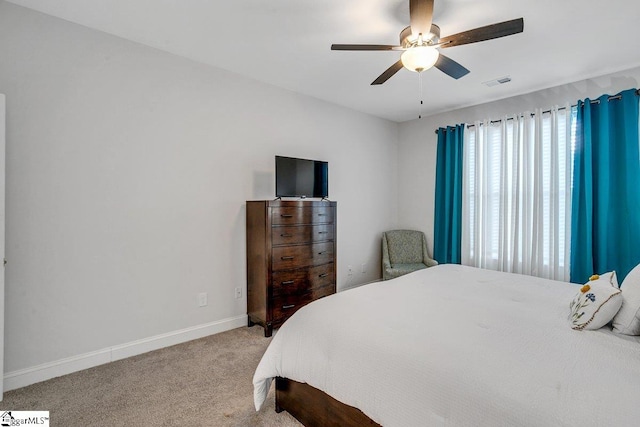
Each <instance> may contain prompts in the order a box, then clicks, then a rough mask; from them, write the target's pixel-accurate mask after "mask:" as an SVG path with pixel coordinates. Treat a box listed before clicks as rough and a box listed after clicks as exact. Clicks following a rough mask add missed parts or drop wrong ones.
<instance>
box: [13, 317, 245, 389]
mask: <svg viewBox="0 0 640 427" xmlns="http://www.w3.org/2000/svg"><path fill="white" fill-rule="evenodd" d="M242 326H247V315H246V314H243V315H242V316H237V317H230V318H227V319H222V320H218V321H216V322H211V323H206V324H203V325H197V326H192V327H190V328H186V329H181V330H179V331H174V332H169V333H166V334H161V335H156V336H153V337H149V338H144V339H141V340H137V341H132V342H129V343H126V344H121V345H116V346H113V347H108V348H104V349H102V350H97V351H92V352H90V353H84V354H79V355H77V356H72V357H67V358H65V359H60V360H56V361H54V362H48V363H43V364H42V365H37V366H33V367H30V368H26V369H20V370H18V371H13V372H7V373H6V374H5V375H4V391H9V390H15V389H17V388H21V387H25V386H28V385H30V384H35V383H39V382H41V381H45V380H49V379H51V378H55V377H59V376H62V375H67V374H70V373H72V372H77V371H82V370H83V369H88V368H92V367H94V366H98V365H102V364H105V363H109V362H114V361H116V360H120V359H125V358H127V357H131V356H135V355H138V354H142V353H147V352H149V351H153V350H158V349H161V348H164V347H169V346H172V345H175V344H180V343H183V342H187V341H191V340H195V339H198V338H203V337H206V336H209V335H213V334H219V333H220V332H225V331H229V330H231V329H236V328H240V327H242Z"/></svg>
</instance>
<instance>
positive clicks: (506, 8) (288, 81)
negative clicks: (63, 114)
mask: <svg viewBox="0 0 640 427" xmlns="http://www.w3.org/2000/svg"><path fill="white" fill-rule="evenodd" d="M10 1H11V3H15V4H18V5H21V6H26V7H29V8H32V9H35V10H38V11H41V12H44V13H47V14H50V15H53V16H57V17H59V18H63V19H66V20H69V21H72V22H76V23H78V24H82V25H85V26H87V27H90V28H94V29H97V30H101V31H104V32H107V33H110V34H114V35H117V36H120V37H123V38H125V39H129V40H133V41H136V42H139V43H142V44H145V45H148V46H152V47H155V48H158V49H161V50H165V51H167V52H171V53H174V54H176V55H180V56H183V57H186V58H190V59H193V60H196V61H199V62H202V63H206V64H210V65H213V66H216V67H220V68H223V69H226V70H229V71H232V72H235V73H238V74H241V75H244V76H247V77H250V78H254V79H257V80H261V81H263V82H267V83H270V84H273V85H276V86H279V87H282V88H286V89H289V90H292V91H295V92H299V93H303V94H306V95H310V96H313V97H316V98H320V99H323V100H326V101H329V102H333V103H336V104H339V105H343V106H346V107H349V108H353V109H355V110H359V111H362V112H365V113H369V114H373V115H375V116H379V117H383V118H387V119H389V120H394V121H406V120H411V119H415V118H417V115H418V106H419V100H420V96H419V78H418V75H417V74H416V73H412V72H409V71H407V70H404V69H403V70H400V72H398V74H396V75H395V76H394V77H392V78H391V79H390V80H389V81H387V82H386V83H385V84H383V85H381V86H371V85H370V83H371V82H372V81H373V80H374V79H375V78H376V77H377V76H378V75H379V74H381V73H382V72H383V71H384V70H385V69H387V68H388V67H389V66H390V65H391V64H393V63H394V62H395V61H397V60H398V58H399V55H400V52H395V51H384V52H338V51H331V50H330V46H331V44H332V43H371V44H397V43H398V34H399V32H400V31H401V30H402V29H403V28H404V27H405V26H407V25H408V24H409V0H323V1H318V0H233V1H232V0H228V1H223V0H182V1H180V0H90V1H87V0H55V1H51V0H10ZM638 16H640V1H637V0H608V1H606V2H603V1H600V0H435V7H434V23H436V24H438V25H439V26H440V28H441V36H442V37H444V36H447V35H451V34H455V33H458V32H461V31H466V30H469V29H472V28H476V27H480V26H484V25H489V24H493V23H497V22H501V21H506V20H510V19H515V18H519V17H524V33H522V34H517V35H513V36H510V37H505V38H501V39H496V40H490V41H486V42H482V43H476V44H471V45H466V46H458V47H452V48H450V49H446V50H444V51H443V53H445V54H447V56H449V57H451V58H452V59H454V60H456V61H458V62H459V63H461V64H462V65H464V66H465V67H466V68H468V69H469V70H471V73H470V74H468V75H467V76H465V77H463V78H462V79H460V80H454V79H452V78H450V77H448V76H446V75H445V74H443V73H441V72H440V71H438V70H437V69H435V68H433V69H431V70H428V71H426V72H425V73H423V74H422V77H423V86H424V106H423V110H422V113H423V115H429V114H433V113H437V112H442V111H448V110H452V109H456V108H460V107H465V106H470V105H475V104H479V103H483V102H487V101H491V100H496V99H501V98H507V97H510V96H514V95H518V94H523V93H528V92H532V91H535V90H539V89H543V88H548V87H552V86H557V85H559V84H563V83H569V82H574V81H577V80H581V79H584V78H589V77H595V76H599V75H602V74H606V73H610V72H614V71H620V70H624V69H627V68H632V67H635V66H638V65H640V51H639V50H638V42H639V41H640V25H638ZM504 76H510V77H511V78H512V81H511V82H510V83H507V84H504V85H500V86H495V87H491V88H490V87H486V86H485V85H483V84H482V82H485V81H488V80H493V79H496V78H500V77H504Z"/></svg>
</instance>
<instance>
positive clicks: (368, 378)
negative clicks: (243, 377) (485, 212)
mask: <svg viewBox="0 0 640 427" xmlns="http://www.w3.org/2000/svg"><path fill="white" fill-rule="evenodd" d="M578 289H579V288H578V286H576V285H570V284H568V283H562V282H556V281H551V280H545V279H539V278H534V277H529V276H522V275H516V274H508V273H499V272H492V271H487V270H480V269H475V268H471V267H463V266H459V265H442V266H438V267H433V268H429V269H426V270H420V271H418V272H415V273H412V274H409V275H406V276H403V277H400V278H398V279H395V280H391V281H387V282H380V283H374V284H370V285H366V286H362V287H359V288H356V289H352V290H348V291H345V292H341V293H338V294H336V295H332V296H330V297H326V298H323V299H321V300H319V301H316V302H314V303H312V304H310V305H308V306H306V307H304V308H302V309H301V310H299V311H298V312H297V313H296V314H295V315H294V316H293V317H292V318H291V319H290V320H288V321H287V322H286V323H285V324H284V325H283V326H282V327H281V328H280V330H279V331H278V332H277V334H276V335H275V337H274V338H273V340H272V342H271V344H270V345H269V348H268V349H267V351H266V353H265V354H264V356H263V358H262V360H261V362H260V364H259V365H258V368H257V369H256V372H255V375H254V379H253V383H254V399H255V405H256V408H257V409H258V408H260V406H261V405H262V403H263V402H264V400H265V398H266V396H267V392H268V390H269V386H270V384H271V380H272V378H273V377H276V376H281V377H286V378H290V379H293V380H295V381H299V382H304V383H308V384H310V385H312V386H313V387H316V388H318V389H320V390H323V391H324V392H325V393H327V394H329V395H331V396H333V397H334V398H336V399H338V400H339V401H341V402H344V403H346V404H348V405H351V406H355V407H357V408H359V409H360V410H362V411H363V412H364V413H365V414H366V415H367V416H369V418H371V419H372V420H374V421H376V422H378V423H380V424H382V425H383V426H385V427H393V426H411V427H413V426H439V425H446V426H545V427H547V426H638V425H640V340H638V339H637V337H625V336H618V335H614V334H613V333H612V332H611V331H610V329H608V328H607V327H605V328H603V329H601V330H598V331H574V330H572V329H571V328H570V327H569V324H568V321H567V315H568V313H569V302H570V300H571V298H572V297H573V295H574V294H575V293H576V292H578Z"/></svg>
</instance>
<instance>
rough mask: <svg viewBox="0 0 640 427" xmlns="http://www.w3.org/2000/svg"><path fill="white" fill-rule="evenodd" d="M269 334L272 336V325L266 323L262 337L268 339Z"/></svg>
mask: <svg viewBox="0 0 640 427" xmlns="http://www.w3.org/2000/svg"><path fill="white" fill-rule="evenodd" d="M271 334H273V325H271V323H267V324H266V325H265V327H264V336H265V338H268V337H270V336H271Z"/></svg>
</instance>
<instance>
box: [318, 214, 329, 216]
mask: <svg viewBox="0 0 640 427" xmlns="http://www.w3.org/2000/svg"><path fill="white" fill-rule="evenodd" d="M318 216H327V214H318Z"/></svg>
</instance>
